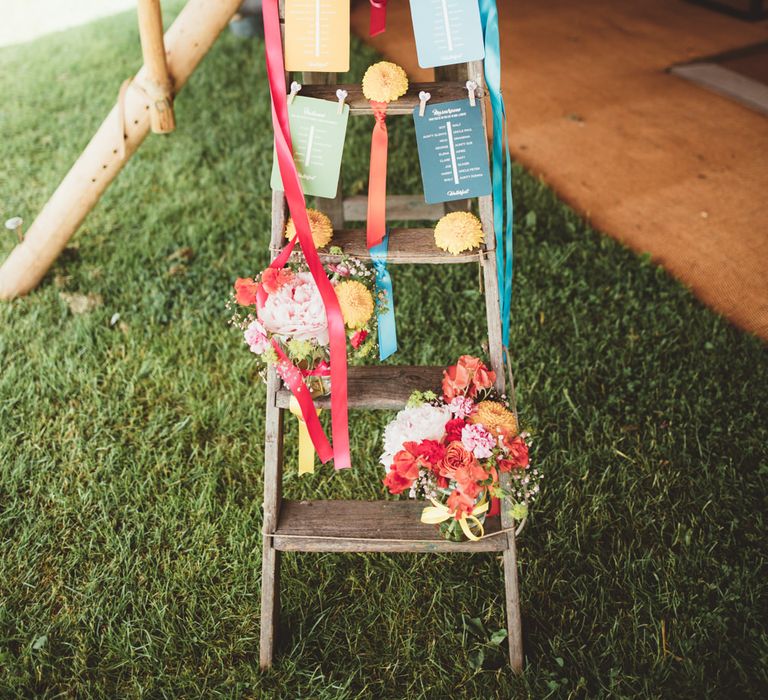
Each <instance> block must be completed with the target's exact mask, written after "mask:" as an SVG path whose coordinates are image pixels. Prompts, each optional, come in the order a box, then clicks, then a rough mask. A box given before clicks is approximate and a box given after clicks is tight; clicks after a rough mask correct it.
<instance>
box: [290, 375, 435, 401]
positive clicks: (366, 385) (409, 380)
mask: <svg viewBox="0 0 768 700" xmlns="http://www.w3.org/2000/svg"><path fill="white" fill-rule="evenodd" d="M442 380H443V367H413V366H409V365H379V366H366V367H350V368H349V375H348V377H347V393H348V395H349V402H348V403H349V407H350V408H377V409H381V410H398V409H401V408H402V407H403V406H405V404H406V403H407V401H408V398H409V397H410V395H411V394H412V393H413V392H414V391H417V390H418V391H424V390H426V389H432V388H434V389H435V390H436V389H439V387H440V385H441V383H442ZM276 401H277V406H278V408H288V407H289V406H290V401H291V392H290V391H289V390H288V389H285V388H283V389H280V390H279V391H278V392H277V397H276ZM315 405H316V406H318V407H324V408H327V407H328V406H330V398H329V397H328V396H322V397H320V398H318V399H317V400H316V401H315Z"/></svg>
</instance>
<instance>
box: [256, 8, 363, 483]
mask: <svg viewBox="0 0 768 700" xmlns="http://www.w3.org/2000/svg"><path fill="white" fill-rule="evenodd" d="M277 4H278V0H264V3H263V7H262V12H263V15H264V37H265V41H264V43H265V52H266V58H267V76H268V78H269V92H270V95H271V98H272V125H273V127H274V131H275V152H276V153H277V163H278V167H279V168H280V176H281V178H282V181H283V187H284V189H285V198H286V200H287V201H288V209H289V210H290V212H291V218H292V219H293V223H294V225H295V227H296V236H295V237H294V239H293V240H292V241H291V242H290V244H289V245H288V246H286V248H285V249H284V250H283V251H282V252H281V254H280V255H279V256H278V257H277V258H275V260H273V261H272V264H271V265H270V267H273V268H280V267H283V266H284V265H285V263H286V262H287V260H288V257H289V255H290V253H291V251H292V250H293V247H294V246H295V245H296V238H298V240H299V243H300V244H301V250H302V252H303V253H304V258H305V260H306V261H307V266H308V267H309V271H310V272H311V273H312V277H313V279H314V280H315V284H317V288H318V289H319V290H320V296H321V297H322V299H323V304H324V305H325V315H326V318H327V321H328V335H329V337H330V347H331V385H332V386H331V427H332V431H333V448H332V450H333V454H332V456H333V460H334V466H335V467H336V469H345V468H349V467H351V466H352V464H351V459H350V454H349V424H348V420H347V419H348V413H347V334H346V331H345V328H344V319H343V318H342V315H341V309H340V307H339V300H338V299H337V297H336V292H335V291H334V289H333V285H331V281H330V280H329V279H328V276H327V275H326V274H325V270H324V269H323V264H322V262H321V261H320V256H319V255H318V254H317V248H315V244H314V241H313V240H312V230H311V228H310V225H309V218H308V217H307V204H306V201H305V200H304V192H303V191H302V189H301V182H300V180H299V175H298V172H297V171H296V165H295V163H294V162H293V147H292V142H291V131H290V124H289V120H288V101H287V99H286V85H285V66H284V63H283V43H282V37H281V35H280V18H279V15H278V7H277ZM286 359H287V358H286ZM288 362H289V363H290V360H288ZM297 371H298V370H297ZM288 386H289V388H290V389H291V391H292V392H293V393H294V396H296V400H297V401H298V402H299V406H300V407H301V412H302V418H303V419H304V421H305V422H306V424H307V428H308V430H309V435H310V438H311V439H312V444H313V445H314V446H315V449H316V450H317V454H318V455H319V456H320V460H321V461H322V462H323V463H325V462H327V461H328V460H329V459H330V458H331V448H330V445H329V444H328V439H327V438H326V436H325V433H324V432H323V429H322V426H321V425H320V421H319V420H318V419H317V414H316V413H315V409H314V404H312V401H311V397H309V401H304V398H303V397H305V396H307V395H309V389H307V387H306V385H305V384H304V382H303V380H302V381H301V387H298V386H296V387H295V388H294V387H292V386H291V385H290V384H289V385H288ZM302 387H303V390H302ZM297 392H298V393H297ZM305 392H306V393H305ZM302 402H303V405H302ZM313 416H314V419H315V420H314V421H313V420H312V417H313Z"/></svg>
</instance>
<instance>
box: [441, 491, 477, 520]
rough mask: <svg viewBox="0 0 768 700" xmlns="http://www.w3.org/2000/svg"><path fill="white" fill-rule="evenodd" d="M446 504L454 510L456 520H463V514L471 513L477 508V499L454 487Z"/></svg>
mask: <svg viewBox="0 0 768 700" xmlns="http://www.w3.org/2000/svg"><path fill="white" fill-rule="evenodd" d="M445 505H446V506H448V508H449V510H452V511H453V517H454V518H456V520H461V516H462V515H470V514H471V513H472V511H473V510H474V509H475V500H474V499H473V498H471V497H470V496H467V495H466V494H464V493H462V492H461V491H459V490H458V489H454V491H453V493H452V494H451V495H450V496H448V500H447V501H446V503H445Z"/></svg>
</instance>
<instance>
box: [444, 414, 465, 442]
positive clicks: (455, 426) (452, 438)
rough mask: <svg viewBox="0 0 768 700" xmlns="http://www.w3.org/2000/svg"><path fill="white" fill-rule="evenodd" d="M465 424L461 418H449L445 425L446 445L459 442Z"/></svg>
mask: <svg viewBox="0 0 768 700" xmlns="http://www.w3.org/2000/svg"><path fill="white" fill-rule="evenodd" d="M466 424H467V421H465V420H464V419H463V418H451V420H449V421H448V422H447V423H446V424H445V442H446V444H448V443H451V442H461V431H462V430H464V426H465V425H466Z"/></svg>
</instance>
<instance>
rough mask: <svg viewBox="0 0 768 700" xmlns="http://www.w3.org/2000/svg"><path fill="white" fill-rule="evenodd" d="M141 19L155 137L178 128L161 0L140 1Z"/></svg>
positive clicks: (144, 85)
mask: <svg viewBox="0 0 768 700" xmlns="http://www.w3.org/2000/svg"><path fill="white" fill-rule="evenodd" d="M138 16H139V36H140V37H141V53H142V56H143V57H144V68H145V74H144V80H143V81H142V84H141V88H142V89H143V90H144V92H146V93H147V97H148V98H149V100H150V110H149V119H150V127H151V129H152V131H153V132H154V133H155V134H168V133H170V132H171V131H173V130H174V129H175V128H176V119H175V117H174V115H173V81H172V79H171V76H170V74H169V73H168V64H167V63H166V60H165V43H164V42H163V15H162V11H161V9H160V0H139V3H138Z"/></svg>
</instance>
